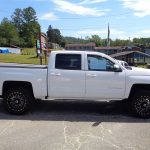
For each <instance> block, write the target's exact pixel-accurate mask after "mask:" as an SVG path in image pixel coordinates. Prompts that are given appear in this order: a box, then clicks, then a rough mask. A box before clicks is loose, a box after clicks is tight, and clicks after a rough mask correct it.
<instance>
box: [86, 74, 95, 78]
mask: <svg viewBox="0 0 150 150" xmlns="http://www.w3.org/2000/svg"><path fill="white" fill-rule="evenodd" d="M87 76H88V77H96V76H97V75H96V74H88V75H87Z"/></svg>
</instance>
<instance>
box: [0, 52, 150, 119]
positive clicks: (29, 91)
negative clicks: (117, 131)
mask: <svg viewBox="0 0 150 150" xmlns="http://www.w3.org/2000/svg"><path fill="white" fill-rule="evenodd" d="M0 95H1V97H2V98H3V104H4V106H5V108H6V110H7V111H9V112H11V113H14V114H22V113H24V112H26V111H27V110H29V108H30V106H31V104H32V101H33V100H34V99H42V100H54V99H63V100H69V99H71V100H72V99H73V100H98V101H110V100H118V101H120V100H125V99H126V100H128V101H129V106H131V109H132V110H133V111H134V113H135V114H136V115H138V116H140V117H143V118H146V117H149V116H150V70H148V69H139V70H138V69H136V70H128V69H126V68H124V67H123V66H122V65H120V64H119V63H118V62H117V61H116V60H114V59H113V58H111V57H109V56H107V55H105V54H102V53H98V52H81V51H55V52H52V53H51V54H50V57H49V64H48V66H40V65H18V64H4V63H1V64H0Z"/></svg>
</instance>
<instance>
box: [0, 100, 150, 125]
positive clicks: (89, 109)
mask: <svg viewBox="0 0 150 150" xmlns="http://www.w3.org/2000/svg"><path fill="white" fill-rule="evenodd" d="M0 120H31V121H41V120H42V121H70V122H93V125H92V126H98V125H99V124H100V123H101V122H119V123H124V122H126V123H135V122H137V123H150V119H140V118H137V117H135V116H134V115H133V114H132V113H131V112H130V111H129V108H128V106H127V105H126V104H125V103H122V102H115V101H113V102H93V101H40V102H37V103H36V104H34V107H33V109H32V110H31V111H30V112H29V113H26V114H24V115H20V116H16V115H11V114H8V113H7V112H6V111H5V110H4V108H3V106H2V103H1V102H0Z"/></svg>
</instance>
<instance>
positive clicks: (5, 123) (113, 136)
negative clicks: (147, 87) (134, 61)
mask: <svg viewBox="0 0 150 150" xmlns="http://www.w3.org/2000/svg"><path fill="white" fill-rule="evenodd" d="M149 148H150V119H146V120H144V119H139V118H135V117H133V116H132V115H130V114H129V113H128V112H127V109H126V108H125V107H124V105H123V104H120V103H116V102H111V103H99V102H87V101H86V102H62V101H57V102H54V101H52V102H40V103H38V104H36V106H35V107H34V109H33V110H32V111H31V112H29V113H28V114H25V115H23V116H14V115H10V114H8V113H6V112H5V111H4V109H3V107H2V104H1V103H0V150H11V149H12V150H103V149H104V150H109V149H110V150H113V149H114V150H116V149H121V150H122V149H125V150H144V149H145V150H149Z"/></svg>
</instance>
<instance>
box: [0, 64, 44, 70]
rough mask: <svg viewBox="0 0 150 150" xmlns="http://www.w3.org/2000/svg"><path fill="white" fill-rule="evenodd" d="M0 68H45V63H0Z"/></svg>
mask: <svg viewBox="0 0 150 150" xmlns="http://www.w3.org/2000/svg"><path fill="white" fill-rule="evenodd" d="M0 67H1V68H29V69H30V68H31V69H32V68H34V69H46V68H47V65H33V64H17V63H0Z"/></svg>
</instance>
